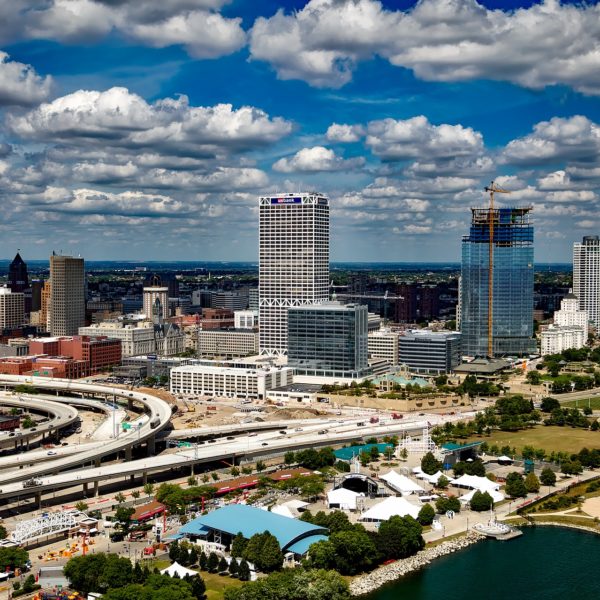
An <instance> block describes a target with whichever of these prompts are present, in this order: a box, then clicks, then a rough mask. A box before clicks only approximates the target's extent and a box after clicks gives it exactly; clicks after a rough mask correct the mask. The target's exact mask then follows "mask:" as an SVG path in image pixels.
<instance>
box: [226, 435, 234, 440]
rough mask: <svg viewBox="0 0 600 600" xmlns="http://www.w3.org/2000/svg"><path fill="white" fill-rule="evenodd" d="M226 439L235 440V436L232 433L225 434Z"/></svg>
mask: <svg viewBox="0 0 600 600" xmlns="http://www.w3.org/2000/svg"><path fill="white" fill-rule="evenodd" d="M227 439H228V440H235V437H234V436H232V435H228V436H227Z"/></svg>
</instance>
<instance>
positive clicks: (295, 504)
mask: <svg viewBox="0 0 600 600" xmlns="http://www.w3.org/2000/svg"><path fill="white" fill-rule="evenodd" d="M281 506H287V507H288V508H293V509H295V510H300V509H302V508H306V507H307V506H309V504H308V502H303V501H302V500H288V501H287V502H284V503H283V504H282V505H281Z"/></svg>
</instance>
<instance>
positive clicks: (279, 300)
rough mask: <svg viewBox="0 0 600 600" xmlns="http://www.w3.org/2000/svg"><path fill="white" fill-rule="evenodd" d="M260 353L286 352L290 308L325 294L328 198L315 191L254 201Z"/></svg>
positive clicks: (323, 298)
mask: <svg viewBox="0 0 600 600" xmlns="http://www.w3.org/2000/svg"><path fill="white" fill-rule="evenodd" d="M259 220H260V227H259V228H260V232H259V235H260V237H259V263H260V265H259V286H258V290H259V291H258V294H259V301H258V302H259V323H260V353H261V354H272V355H282V354H286V353H287V327H288V322H287V321H288V320H287V311H288V308H289V307H290V306H303V305H306V304H316V303H319V302H324V301H326V300H328V298H329V199H328V198H327V197H326V196H324V195H323V194H319V193H317V192H308V193H295V194H281V195H276V196H275V195H274V196H263V197H261V198H260V200H259Z"/></svg>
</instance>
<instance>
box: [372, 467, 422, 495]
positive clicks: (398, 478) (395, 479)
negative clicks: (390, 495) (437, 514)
mask: <svg viewBox="0 0 600 600" xmlns="http://www.w3.org/2000/svg"><path fill="white" fill-rule="evenodd" d="M380 479H383V480H384V481H385V482H386V483H387V484H388V485H389V486H390V487H392V488H394V489H395V490H397V491H398V492H400V493H401V494H402V495H405V494H424V493H425V489H424V488H422V487H421V486H420V485H419V484H418V483H415V482H414V481H412V480H411V479H409V478H408V477H406V475H400V474H399V473H397V472H396V471H390V472H389V473H386V474H385V475H381V477H380Z"/></svg>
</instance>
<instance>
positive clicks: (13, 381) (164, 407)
mask: <svg viewBox="0 0 600 600" xmlns="http://www.w3.org/2000/svg"><path fill="white" fill-rule="evenodd" d="M19 384H29V385H33V386H34V387H39V388H42V389H46V390H48V389H51V390H63V391H68V392H71V393H84V394H96V395H98V394H102V395H105V396H107V397H111V396H112V397H121V398H123V399H125V400H127V401H135V402H140V403H141V404H143V405H144V407H145V409H146V411H147V413H148V418H147V420H144V421H143V422H142V425H141V427H139V428H136V429H135V430H134V429H133V428H132V429H131V430H129V431H127V432H122V433H120V434H118V437H116V438H114V439H112V440H109V441H107V442H105V443H104V444H102V445H101V446H99V447H95V448H91V449H87V450H84V451H83V452H80V453H76V454H72V455H68V456H61V457H59V458H58V459H57V460H51V461H48V462H45V463H43V464H40V465H36V466H34V467H30V468H28V469H27V473H26V475H25V473H24V472H23V471H15V472H12V473H3V474H2V482H3V483H8V482H11V481H18V480H20V479H23V478H24V477H25V476H26V477H28V478H31V477H39V476H41V475H45V474H46V473H57V472H60V471H66V470H67V469H71V468H73V467H77V466H81V465H85V464H87V463H92V464H94V463H97V462H99V460H100V459H101V458H102V457H104V456H108V455H110V454H115V453H117V452H119V451H122V450H129V449H130V448H132V447H133V446H135V445H138V444H142V443H144V442H147V441H148V442H153V440H154V438H155V435H156V434H157V433H158V432H159V431H162V430H163V429H164V428H165V427H167V426H168V425H169V423H170V419H171V407H170V406H169V404H168V403H167V402H165V401H164V400H161V399H160V398H156V397H155V396H150V395H148V394H142V393H140V392H135V391H131V390H125V389H120V388H113V387H109V386H103V385H96V384H90V383H83V382H78V381H73V380H69V379H49V378H44V377H25V376H19V375H0V386H15V385H19ZM63 400H64V401H67V402H68V401H69V399H68V398H65V399H63ZM80 401H81V400H80V399H79V398H75V399H73V402H72V403H73V404H77V403H78V402H80ZM47 402H48V401H47V400H45V401H44V403H47ZM58 406H60V405H58ZM61 408H62V409H65V407H64V406H61ZM69 410H71V411H74V412H75V414H76V411H75V409H73V408H70V409H69Z"/></svg>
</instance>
